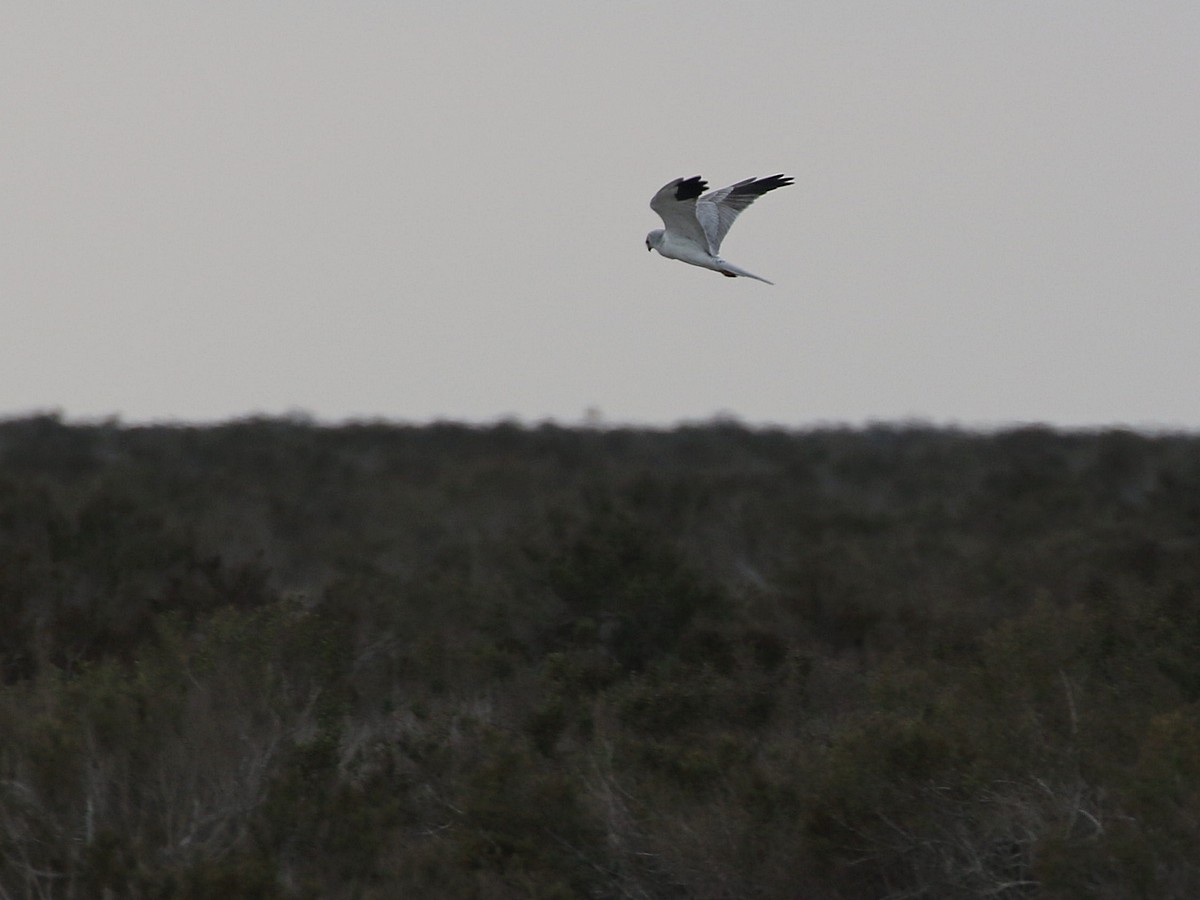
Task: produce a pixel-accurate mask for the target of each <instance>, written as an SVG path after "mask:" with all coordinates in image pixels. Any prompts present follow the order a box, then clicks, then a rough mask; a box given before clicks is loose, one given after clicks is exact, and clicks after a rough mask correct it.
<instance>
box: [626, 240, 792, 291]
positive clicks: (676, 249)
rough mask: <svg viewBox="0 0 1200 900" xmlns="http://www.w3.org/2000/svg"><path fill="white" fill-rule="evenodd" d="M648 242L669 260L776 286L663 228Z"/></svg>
mask: <svg viewBox="0 0 1200 900" xmlns="http://www.w3.org/2000/svg"><path fill="white" fill-rule="evenodd" d="M646 241H647V243H648V244H649V245H650V248H651V249H653V250H657V251H658V252H659V253H660V254H661V255H662V256H665V257H666V258H667V259H677V260H679V261H680V262H685V263H688V264H689V265H692V266H700V267H702V268H705V269H712V270H713V271H714V272H720V273H721V274H722V275H728V276H729V277H736V276H738V275H741V276H743V277H745V278H754V279H756V280H758V281H765V282H766V283H767V284H774V282H773V281H767V279H765V278H761V277H759V276H758V275H754V274H753V273H751V272H747V271H746V270H745V269H741V268H738V267H737V266H735V265H734V264H733V263H731V262H727V261H726V260H723V259H721V257H719V256H714V255H713V254H711V253H709V252H708V251H707V250H705V249H704V248H703V247H701V246H699V245H698V244H697V243H696V242H695V241H693V240H689V239H688V238H681V237H679V236H678V235H675V234H672V233H671V232H669V231H664V230H663V229H661V228H656V229H655V230H654V231H652V232H650V234H648V235H647V236H646Z"/></svg>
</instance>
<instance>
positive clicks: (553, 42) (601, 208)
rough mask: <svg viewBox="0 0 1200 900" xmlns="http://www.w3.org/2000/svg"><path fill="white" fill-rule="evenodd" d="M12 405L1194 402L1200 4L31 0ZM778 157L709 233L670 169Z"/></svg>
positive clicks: (635, 411) (17, 178)
mask: <svg viewBox="0 0 1200 900" xmlns="http://www.w3.org/2000/svg"><path fill="white" fill-rule="evenodd" d="M0 84H2V85H3V87H2V90H0V204H2V209H0V311H2V314H3V319H2V321H3V325H2V328H0V416H12V415H19V414H24V413H27V412H30V411H34V410H59V411H61V412H62V413H63V414H64V415H66V416H67V417H68V418H70V419H90V418H97V417H107V416H119V417H120V418H121V419H122V420H124V421H147V420H155V421H158V420H173V421H196V422H207V421H214V420H223V419H227V418H231V417H236V416H243V415H249V414H259V413H261V414H268V415H276V414H284V413H296V412H305V413H308V414H311V415H313V416H315V417H317V418H318V419H320V420H322V421H341V420H344V419H347V418H364V417H365V418H386V419H398V420H405V421H426V420H429V419H433V418H448V419H458V420H466V421H480V422H484V421H493V420H496V419H499V418H502V417H517V418H519V419H521V420H523V421H527V422H536V421H540V420H543V419H547V418H552V419H555V420H557V421H559V422H561V423H564V424H571V423H575V422H579V421H581V420H582V418H583V417H584V413H585V410H587V409H589V408H593V409H595V410H598V411H599V412H600V413H601V414H602V415H603V417H604V420H605V421H607V422H611V423H637V424H653V425H669V424H672V423H676V422H679V421H682V420H697V419H707V418H710V417H712V416H714V415H732V416H736V417H737V418H739V419H741V420H743V421H745V422H748V423H756V424H757V423H776V424H781V425H785V426H808V425H814V424H818V423H827V422H848V423H852V424H859V423H863V422H866V421H871V420H887V421H898V420H907V419H914V418H915V419H922V420H926V421H930V422H934V423H937V424H950V423H954V424H960V425H967V426H997V425H1006V424H1012V423H1024V422H1047V423H1051V424H1056V425H1063V426H1086V425H1111V424H1125V425H1134V426H1150V427H1172V428H1180V427H1181V428H1187V429H1197V428H1200V4H1198V3H1196V2H1195V0H1187V2H1147V3H1135V2H1123V3H1111V2H1104V0H1084V2H1058V0H1045V2H1022V0H1003V2H1001V0H994V2H963V0H945V2H910V3H883V2H870V3H859V2H853V0H851V2H846V0H823V2H808V3H805V2H796V0H779V2H760V3H731V2H728V0H726V2H720V3H714V2H703V0H686V2H683V0H656V2H653V3H647V2H645V0H640V2H636V3H635V2H622V0H616V2H605V3H590V4H575V3H565V2H554V3H550V2H544V3H542V2H537V3H535V2H521V0H506V2H503V3H494V2H457V3H445V4H434V3H415V2H408V3H404V2H392V3H385V2H338V3H315V2H300V0H297V2H292V3H288V4H276V3H270V4H268V3H251V2H237V3H210V2H205V3H193V4H187V3H170V4H162V3H149V2H147V3H83V2H78V3H70V2H64V3H55V4H50V3H13V4H8V5H6V6H5V9H4V12H3V15H2V25H0ZM777 172H780V173H785V174H787V175H791V176H793V177H794V178H795V179H796V183H795V185H794V186H793V187H789V188H785V189H783V190H779V191H775V192H773V193H771V194H769V195H767V196H765V197H763V198H762V199H761V200H760V201H759V202H758V203H756V204H755V205H754V206H753V207H752V208H751V209H750V210H749V211H748V212H747V213H746V214H744V215H743V216H742V217H741V218H740V219H739V220H738V222H737V224H736V225H735V226H734V228H733V230H732V231H731V232H730V235H729V237H728V238H727V239H726V241H725V245H724V247H723V255H724V256H725V257H726V258H727V259H729V260H730V261H731V262H733V263H736V264H737V265H740V266H742V267H744V268H746V269H749V270H750V271H752V272H755V273H757V274H760V275H762V276H764V277H766V278H769V279H771V280H772V281H774V282H776V284H775V286H768V285H765V284H760V283H758V282H755V281H752V280H749V279H744V278H742V279H727V278H722V277H720V275H718V274H716V273H714V272H710V271H706V270H703V269H699V268H695V267H691V266H685V265H683V264H681V263H678V262H674V261H670V260H666V259H664V258H662V257H660V256H659V255H658V254H649V253H647V252H646V249H645V244H644V239H645V234H646V232H647V231H649V230H650V229H652V228H656V227H659V226H660V224H661V223H660V222H659V220H658V218H657V217H656V216H655V215H654V213H653V212H651V210H650V209H649V207H648V205H647V204H648V202H649V199H650V197H651V195H653V193H654V192H655V191H656V190H657V189H658V188H659V187H660V186H661V185H663V184H664V183H665V182H667V181H669V180H671V179H672V178H675V177H678V176H688V175H702V176H704V177H705V178H706V179H708V180H709V182H710V183H711V184H712V186H713V187H720V186H723V185H726V184H730V183H732V182H734V181H737V180H740V179H742V178H746V177H749V176H752V175H757V176H764V175H770V174H774V173H777Z"/></svg>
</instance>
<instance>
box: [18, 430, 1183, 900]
mask: <svg viewBox="0 0 1200 900" xmlns="http://www.w3.org/2000/svg"><path fill="white" fill-rule="evenodd" d="M1198 647H1200V439H1198V438H1194V437H1190V436H1182V435H1158V436H1149V435H1140V434H1135V433H1132V432H1127V431H1109V432H1099V433H1071V434H1063V433H1057V432H1055V431H1052V430H1050V429H1046V428H1022V429H1016V430H1012V431H1007V432H1001V433H998V434H994V435H975V434H968V433H964V432H958V431H944V430H935V429H928V428H920V427H911V428H889V427H882V426H880V427H872V428H868V429H866V430H858V431H855V430H824V431H813V432H806V433H788V432H783V431H752V430H748V429H744V428H741V427H739V426H736V425H732V424H728V423H715V424H712V425H703V426H690V427H685V428H679V429H676V430H673V431H669V432H650V431H635V430H619V431H607V432H606V431H593V430H569V429H562V428H558V427H554V426H550V425H546V426H541V427H537V428H524V427H520V426H518V425H514V424H507V423H506V424H502V425H498V426H495V427H490V428H472V427H468V426H463V425H455V424H438V425H433V426H429V427H423V428H416V427H402V426H393V425H386V424H372V423H362V424H356V425H348V426H345V427H341V428H321V427H316V426H314V425H311V424H308V423H305V422H302V421H287V420H248V421H243V422H234V423H230V424H227V425H221V426H216V427H210V428H175V427H146V428H125V427H121V426H119V425H118V424H116V423H111V422H110V423H103V424H99V425H94V426H72V425H67V424H64V423H63V422H62V421H60V420H59V419H57V418H56V417H53V416H43V417H38V418H34V419H26V420H18V421H11V422H2V423H0V897H5V898H8V897H13V898H54V900H59V898H61V900H73V898H89V900H90V898H115V897H128V898H133V900H139V898H168V897H170V898H180V897H182V898H197V900H199V898H207V897H246V898H264V900H265V898H272V900H273V898H279V900H296V898H304V900H309V898H312V900H315V898H335V900H336V898H347V900H349V898H355V900H383V898H392V897H454V898H457V897H464V898H480V900H493V898H499V900H504V898H510V897H511V898H527V897H538V898H573V897H593V898H712V900H717V898H721V900H729V898H795V897H797V896H802V897H806V898H815V900H841V898H845V900H849V898H855V900H858V898H898V897H914V898H915V897H929V898H933V897H956V898H957V897H964V898H966V897H978V898H983V897H990V898H1009V900H1011V898H1033V897H1046V898H1056V900H1059V898H1061V900H1067V898H1100V900H1110V898H1111V900H1118V898H1120V900H1125V898H1155V900H1158V898H1191V897H1196V896H1200V864H1197V862H1196V853H1195V848H1196V847H1197V846H1200V818H1198V816H1197V810H1198V809H1200V655H1198V653H1197V648H1198Z"/></svg>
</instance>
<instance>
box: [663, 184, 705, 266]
mask: <svg viewBox="0 0 1200 900" xmlns="http://www.w3.org/2000/svg"><path fill="white" fill-rule="evenodd" d="M706 190H708V182H707V181H705V180H704V179H703V178H701V177H700V176H699V175H693V176H692V177H691V178H676V179H675V180H674V181H672V182H669V183H667V184H664V185H663V186H662V187H661V188H659V189H658V193H657V194H655V195H654V197H653V198H652V199H651V200H650V208H651V209H652V210H654V211H655V212H656V213H658V215H659V218H661V219H662V220H663V225H665V226H666V229H667V231H669V232H671V233H672V234H674V235H676V236H678V237H685V238H688V239H689V240H691V241H695V243H696V244H697V245H698V246H699V247H701V248H702V249H705V250H707V249H708V235H706V234H705V233H704V228H703V227H702V226H701V225H700V222H699V220H698V219H697V218H696V198H697V197H699V196H700V195H701V194H703V193H704V192H705V191H706Z"/></svg>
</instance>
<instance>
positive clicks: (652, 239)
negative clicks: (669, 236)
mask: <svg viewBox="0 0 1200 900" xmlns="http://www.w3.org/2000/svg"><path fill="white" fill-rule="evenodd" d="M662 239H663V230H662V229H661V228H655V229H654V230H653V231H652V232H650V233H649V234H648V235H646V251H647V252H649V251H651V250H653V249H655V248H656V247H658V246H659V245H660V244H662Z"/></svg>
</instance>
